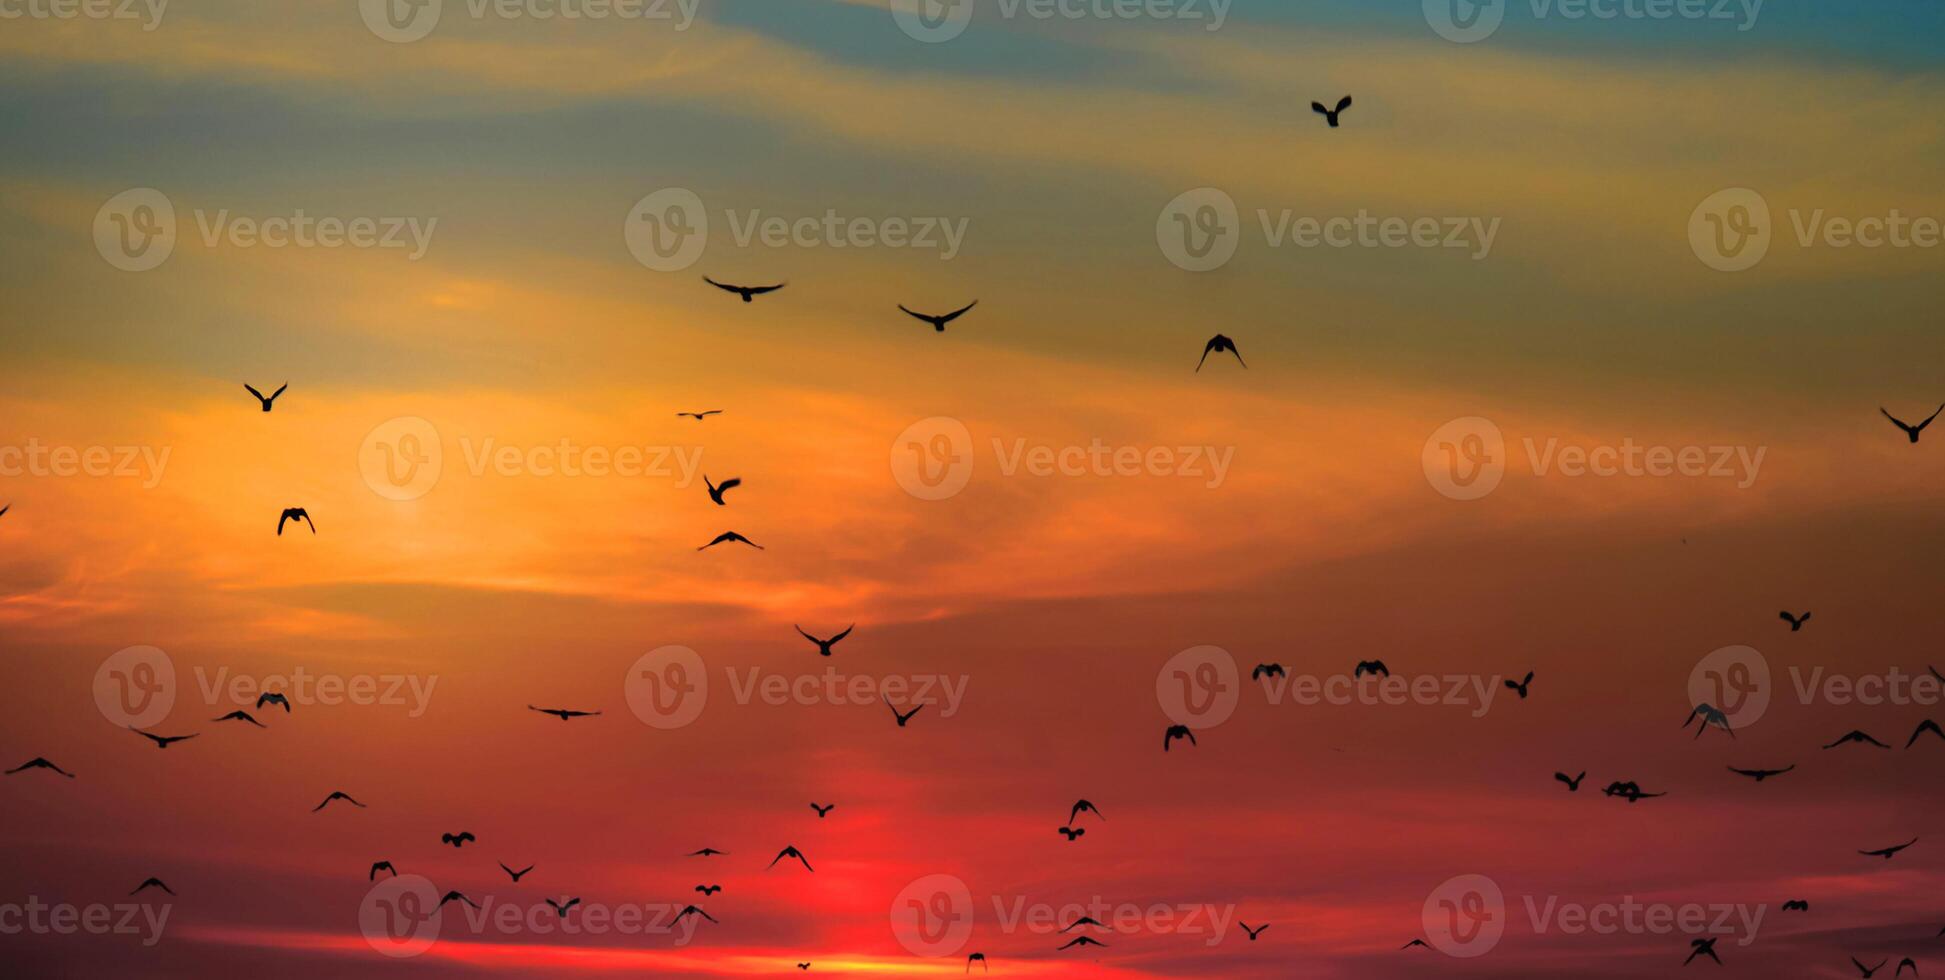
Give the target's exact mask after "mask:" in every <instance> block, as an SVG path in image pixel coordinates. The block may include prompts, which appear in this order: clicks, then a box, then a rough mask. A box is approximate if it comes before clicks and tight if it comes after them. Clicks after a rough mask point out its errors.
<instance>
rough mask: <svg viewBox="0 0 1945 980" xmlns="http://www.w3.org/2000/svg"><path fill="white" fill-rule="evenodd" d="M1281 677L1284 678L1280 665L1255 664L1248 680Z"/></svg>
mask: <svg viewBox="0 0 1945 980" xmlns="http://www.w3.org/2000/svg"><path fill="white" fill-rule="evenodd" d="M1283 676H1285V674H1284V673H1283V665H1282V664H1257V665H1256V669H1254V670H1252V671H1250V672H1249V679H1250V680H1258V679H1261V678H1264V677H1283Z"/></svg>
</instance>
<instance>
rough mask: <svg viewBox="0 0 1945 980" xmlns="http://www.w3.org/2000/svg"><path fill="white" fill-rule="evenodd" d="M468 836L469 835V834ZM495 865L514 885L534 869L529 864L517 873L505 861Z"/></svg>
mask: <svg viewBox="0 0 1945 980" xmlns="http://www.w3.org/2000/svg"><path fill="white" fill-rule="evenodd" d="M468 836H471V835H470V834H469V835H468ZM495 863H497V864H499V866H500V870H501V871H504V872H506V873H507V877H509V878H512V879H513V883H514V884H516V885H517V884H519V883H520V879H521V877H522V876H524V875H525V874H526V873H527V872H529V871H532V870H533V869H534V866H533V865H531V864H529V865H527V866H526V867H524V868H521V869H520V870H518V871H515V870H513V869H512V868H509V867H507V863H506V862H505V861H499V862H495Z"/></svg>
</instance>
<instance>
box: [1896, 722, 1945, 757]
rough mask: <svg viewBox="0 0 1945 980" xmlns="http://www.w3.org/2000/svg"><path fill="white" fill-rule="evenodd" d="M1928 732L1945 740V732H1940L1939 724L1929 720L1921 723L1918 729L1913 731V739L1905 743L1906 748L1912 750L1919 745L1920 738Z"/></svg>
mask: <svg viewBox="0 0 1945 980" xmlns="http://www.w3.org/2000/svg"><path fill="white" fill-rule="evenodd" d="M1926 732H1930V733H1932V734H1933V735H1936V736H1938V737H1939V738H1945V731H1940V730H1939V728H1938V722H1935V721H1933V720H1931V719H1930V718H1927V719H1925V720H1924V721H1921V722H1919V723H1918V727H1917V728H1914V729H1912V730H1911V738H1909V739H1907V740H1906V741H1905V743H1904V747H1905V748H1907V749H1908V748H1911V747H1912V746H1913V745H1915V744H1917V742H1918V736H1920V735H1923V734H1925V733H1926Z"/></svg>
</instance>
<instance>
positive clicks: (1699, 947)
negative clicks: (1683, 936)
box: [1682, 936, 1722, 966]
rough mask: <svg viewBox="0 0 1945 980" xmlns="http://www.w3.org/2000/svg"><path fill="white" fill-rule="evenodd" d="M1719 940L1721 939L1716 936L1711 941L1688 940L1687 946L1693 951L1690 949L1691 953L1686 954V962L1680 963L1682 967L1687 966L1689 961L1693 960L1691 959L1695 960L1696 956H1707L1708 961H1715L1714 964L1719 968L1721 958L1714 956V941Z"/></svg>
mask: <svg viewBox="0 0 1945 980" xmlns="http://www.w3.org/2000/svg"><path fill="white" fill-rule="evenodd" d="M1719 938H1721V937H1720V936H1717V937H1715V938H1711V939H1691V940H1689V941H1688V944H1689V946H1690V947H1692V948H1693V949H1692V951H1691V952H1690V953H1689V954H1688V959H1686V960H1683V961H1682V965H1683V966H1687V965H1688V964H1689V962H1690V961H1691V960H1693V959H1695V958H1696V957H1697V956H1707V957H1708V958H1709V959H1712V960H1714V961H1715V964H1716V965H1717V966H1721V965H1722V957H1720V956H1717V955H1715V940H1716V939H1719Z"/></svg>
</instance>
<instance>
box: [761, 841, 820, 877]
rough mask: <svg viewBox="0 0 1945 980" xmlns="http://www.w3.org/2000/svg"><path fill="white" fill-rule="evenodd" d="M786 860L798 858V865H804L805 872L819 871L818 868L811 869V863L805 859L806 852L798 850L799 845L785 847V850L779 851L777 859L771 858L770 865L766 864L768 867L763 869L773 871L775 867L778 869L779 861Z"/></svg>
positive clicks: (765, 866)
mask: <svg viewBox="0 0 1945 980" xmlns="http://www.w3.org/2000/svg"><path fill="white" fill-rule="evenodd" d="M784 858H796V859H797V863H799V864H802V865H803V866H804V870H805V871H816V870H817V869H816V868H813V867H811V866H810V862H809V861H807V860H805V859H804V852H802V851H800V850H797V845H795V844H791V845H788V846H786V847H785V848H784V849H783V850H781V851H778V852H777V856H776V857H773V858H771V859H770V863H769V864H766V865H764V866H763V869H764V870H765V871H768V870H769V869H771V868H774V867H776V866H777V862H778V861H781V860H783V859H784Z"/></svg>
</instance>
